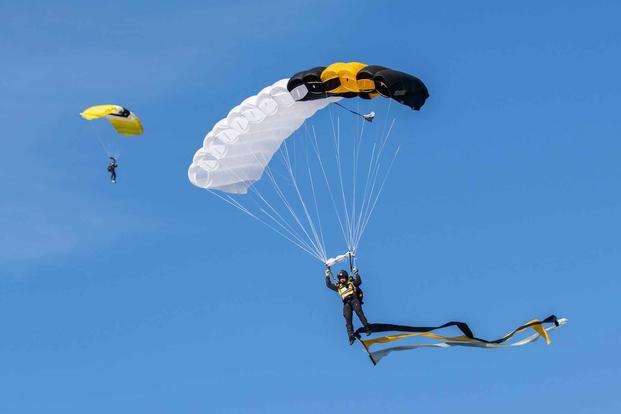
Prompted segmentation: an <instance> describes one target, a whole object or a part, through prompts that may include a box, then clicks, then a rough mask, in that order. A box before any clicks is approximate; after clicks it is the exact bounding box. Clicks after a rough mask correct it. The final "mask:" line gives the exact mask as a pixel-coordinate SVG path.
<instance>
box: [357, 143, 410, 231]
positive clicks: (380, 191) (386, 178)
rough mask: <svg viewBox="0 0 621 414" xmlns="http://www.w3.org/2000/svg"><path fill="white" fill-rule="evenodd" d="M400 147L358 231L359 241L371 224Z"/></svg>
mask: <svg viewBox="0 0 621 414" xmlns="http://www.w3.org/2000/svg"><path fill="white" fill-rule="evenodd" d="M399 148H400V147H397V150H396V151H395V154H394V155H393V157H392V160H391V161H390V164H389V165H388V169H387V170H386V175H385V176H384V179H383V180H382V184H381V185H380V188H379V190H378V191H377V195H376V196H375V200H374V201H373V206H372V207H371V210H370V211H369V213H368V214H367V217H366V220H365V222H364V224H363V225H362V228H361V229H360V231H359V233H358V241H357V242H360V238H362V234H363V233H364V231H365V230H366V227H367V225H368V224H369V220H371V216H372V215H373V211H375V206H376V205H377V201H378V200H379V198H380V195H381V194H382V190H383V189H384V185H385V184H386V180H388V176H389V175H390V171H391V170H392V166H393V164H394V163H395V159H397V155H398V154H399Z"/></svg>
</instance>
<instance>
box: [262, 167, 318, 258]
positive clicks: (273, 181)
mask: <svg viewBox="0 0 621 414" xmlns="http://www.w3.org/2000/svg"><path fill="white" fill-rule="evenodd" d="M265 171H266V173H267V175H268V177H269V179H270V183H271V184H272V188H273V189H274V192H275V193H276V194H277V195H278V197H279V198H280V201H281V202H282V204H283V205H284V206H285V208H286V209H287V210H288V211H289V214H290V215H291V217H292V218H293V220H294V221H295V222H296V223H297V225H298V226H299V227H300V229H301V230H302V232H303V233H304V235H305V236H306V239H307V240H308V242H307V243H306V244H307V245H308V247H309V249H312V250H313V251H314V252H315V257H318V258H321V259H320V260H322V261H323V257H322V254H321V249H319V248H318V247H317V246H316V245H315V244H314V243H313V240H312V238H311V236H310V235H309V234H308V231H307V230H306V227H305V226H304V225H303V224H302V222H301V220H300V219H299V218H298V215H297V214H296V212H295V209H294V208H293V206H291V204H290V203H289V201H288V200H287V197H286V196H285V194H284V192H283V191H282V189H281V188H280V186H279V185H278V181H277V180H276V178H275V176H274V174H273V172H272V171H271V169H269V167H268V168H266V170H265ZM265 202H266V203H268V202H267V200H265ZM268 204H269V203H268ZM284 221H285V222H286V220H284ZM299 237H300V238H301V236H299Z"/></svg>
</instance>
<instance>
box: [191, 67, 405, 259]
mask: <svg viewBox="0 0 621 414" xmlns="http://www.w3.org/2000/svg"><path fill="white" fill-rule="evenodd" d="M287 82H288V79H283V80H280V81H278V82H276V83H274V84H273V85H271V86H268V87H266V88H264V89H263V90H262V91H261V92H259V93H258V94H257V95H254V96H251V97H249V98H247V99H245V100H244V101H243V102H242V103H241V104H239V105H238V106H236V107H235V108H233V109H232V110H231V111H230V112H229V113H228V115H227V116H226V118H224V119H222V120H220V121H218V122H217V123H216V124H215V125H214V126H213V128H212V129H211V131H209V132H208V133H207V135H206V136H205V139H204V140H203V145H202V147H201V148H199V149H198V150H197V151H196V154H195V155H194V158H193V160H192V164H191V165H190V167H189V169H188V177H189V179H190V182H192V184H194V185H196V186H198V187H201V188H204V189H206V190H209V191H210V192H212V193H213V194H214V195H216V196H217V197H219V198H220V199H222V200H224V201H225V202H227V203H228V204H230V205H232V206H234V207H236V208H237V209H239V210H241V211H243V212H244V213H246V214H248V215H250V216H251V217H253V218H255V219H257V220H259V221H261V222H262V223H263V224H265V225H266V226H268V227H269V228H271V229H272V230H274V231H275V232H277V233H278V234H280V235H281V236H283V237H284V238H286V239H287V240H289V241H290V242H291V243H293V244H295V245H296V246H298V247H300V248H301V249H302V250H304V251H306V252H307V253H309V254H310V255H312V256H314V257H316V258H317V259H319V260H321V261H322V262H323V263H324V264H330V263H337V262H340V261H343V260H344V259H343V258H348V259H350V260H351V261H353V258H354V255H355V252H356V249H357V248H358V244H359V242H360V239H361V237H362V233H363V232H364V230H365V228H366V226H367V224H368V221H369V219H370V217H371V214H372V213H373V210H374V208H375V205H376V204H377V201H378V199H379V196H380V194H381V191H382V188H383V185H384V183H385V179H386V178H387V175H388V172H389V171H390V167H391V166H392V161H394V156H396V152H397V150H398V148H397V150H395V151H394V152H393V156H392V157H391V159H390V160H389V162H386V163H382V162H381V161H382V155H383V154H384V153H385V152H386V151H385V149H386V147H387V145H386V144H387V141H388V138H389V136H390V131H391V129H392V125H393V124H394V120H393V121H392V122H388V116H386V119H385V120H384V122H383V124H381V125H377V123H376V124H374V125H376V126H377V128H376V129H377V130H378V131H376V133H374V134H372V135H374V136H371V137H367V136H365V124H366V125H370V122H367V121H369V119H366V120H365V119H363V117H362V116H361V117H357V116H354V115H351V114H349V113H347V112H345V111H342V110H339V109H338V108H336V109H332V106H330V109H329V110H328V111H327V112H328V113H329V121H327V122H326V124H327V125H325V127H322V128H317V129H318V130H320V131H321V132H320V133H319V134H318V133H317V132H316V129H315V126H314V125H309V124H308V123H307V124H306V125H305V121H307V120H308V119H309V118H311V117H313V115H315V113H316V112H317V111H319V110H321V109H324V108H326V107H327V106H329V105H330V104H332V103H335V102H338V101H340V100H341V99H342V98H341V97H326V98H324V99H317V100H309V101H297V100H296V99H295V98H294V96H293V95H292V94H291V93H290V92H289V91H288V90H287ZM356 100H357V101H361V100H359V99H356ZM350 102H351V101H350ZM364 103H366V104H369V103H368V101H365V102H364ZM358 104H359V105H360V102H358ZM377 105H380V104H378V103H377V102H376V103H375V106H377ZM384 105H385V107H386V108H387V111H386V115H388V112H389V110H390V100H387V101H386V103H385V104H384ZM336 110H339V111H340V112H339V114H343V116H344V118H343V119H344V120H345V121H344V122H343V124H346V125H348V126H349V128H347V127H342V126H341V118H340V117H338V116H337V115H336V112H335V111H336ZM374 115H375V114H374ZM371 119H372V118H371ZM314 120H315V119H313V122H314ZM303 125H304V127H303V128H301V127H302V126H303ZM367 128H369V127H368V126H367ZM298 129H299V130H300V131H298V132H297V133H296V131H297V130H298ZM342 129H344V130H346V133H342V132H341V130H342ZM292 136H295V137H294V138H292V140H291V141H292V142H291V143H288V141H287V138H289V137H292ZM326 213H330V214H329V215H331V216H332V218H333V219H334V221H333V222H329V221H328V220H327V219H326ZM332 213H333V214H332ZM322 219H323V222H322ZM324 226H325V228H326V229H327V228H330V229H332V228H335V227H336V228H339V229H340V230H341V233H342V235H343V237H344V239H345V244H346V246H345V247H346V252H347V253H345V254H344V255H340V257H338V256H337V257H336V258H334V259H329V258H328V254H327V249H326V239H328V240H329V239H330V237H329V236H328V235H324ZM328 226H329V227H328ZM339 250H340V252H342V251H344V250H345V249H344V248H342V247H341V248H340V249H339ZM337 259H340V260H337Z"/></svg>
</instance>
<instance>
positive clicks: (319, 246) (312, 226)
mask: <svg viewBox="0 0 621 414" xmlns="http://www.w3.org/2000/svg"><path fill="white" fill-rule="evenodd" d="M281 149H283V151H282V154H283V158H284V160H285V163H286V164H285V166H286V167H287V170H288V171H289V176H290V178H291V183H292V184H293V187H294V188H295V192H296V193H297V195H298V200H299V201H300V204H301V206H302V209H303V210H304V215H305V216H306V220H307V222H308V226H309V228H310V230H311V232H312V234H313V239H314V240H315V243H313V245H314V246H315V247H316V249H317V252H318V253H321V254H322V255H323V261H324V262H325V261H326V260H328V256H327V254H326V251H325V248H324V246H323V245H322V243H321V239H320V238H319V234H318V233H317V229H316V228H315V224H314V223H313V219H312V218H311V215H310V214H309V212H308V208H307V207H306V203H305V202H304V197H303V196H302V193H301V192H300V188H299V187H298V183H297V180H296V179H295V174H294V172H293V165H292V164H291V157H290V155H289V149H288V147H287V143H286V142H284V143H283V145H282V147H281Z"/></svg>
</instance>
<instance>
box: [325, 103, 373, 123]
mask: <svg viewBox="0 0 621 414" xmlns="http://www.w3.org/2000/svg"><path fill="white" fill-rule="evenodd" d="M332 103H333V104H334V105H336V106H339V107H341V108H343V109H344V110H346V111H347V112H351V113H352V114H354V115H358V116H359V117H360V118H361V119H364V120H365V121H367V122H373V118H375V112H369V113H368V114H361V113H359V112H356V111H353V110H351V109H349V108H348V107H346V106H345V105H341V104H340V103H338V102H332Z"/></svg>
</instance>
